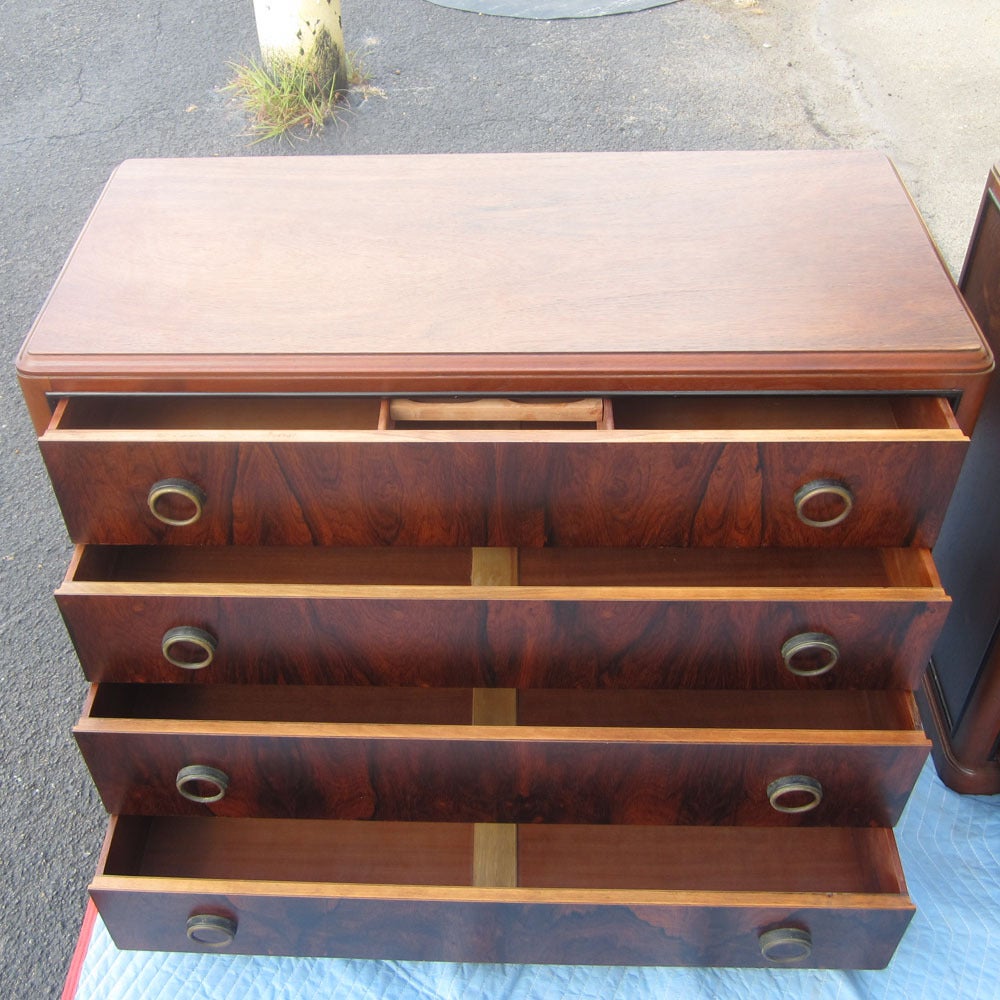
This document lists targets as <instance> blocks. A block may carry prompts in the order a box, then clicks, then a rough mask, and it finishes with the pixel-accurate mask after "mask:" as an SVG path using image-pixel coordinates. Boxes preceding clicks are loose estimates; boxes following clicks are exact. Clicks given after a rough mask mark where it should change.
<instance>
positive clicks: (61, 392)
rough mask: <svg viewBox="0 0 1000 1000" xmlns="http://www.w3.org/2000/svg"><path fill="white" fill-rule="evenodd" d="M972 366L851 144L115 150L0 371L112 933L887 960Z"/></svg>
mask: <svg viewBox="0 0 1000 1000" xmlns="http://www.w3.org/2000/svg"><path fill="white" fill-rule="evenodd" d="M991 366H992V359H991V356H990V352H989V350H988V348H987V347H986V345H985V343H984V342H983V340H982V337H981V336H980V335H979V333H978V330H977V329H976V327H975V325H974V324H973V323H972V322H971V320H970V319H969V317H968V314H967V312H966V310H965V308H964V306H963V304H962V302H961V300H960V298H959V296H958V295H957V293H956V291H955V289H954V286H953V285H952V284H951V282H950V279H949V278H948V277H947V275H946V274H945V272H944V271H943V269H942V267H941V265H940V263H939V261H938V259H937V257H936V255H935V253H934V250H933V247H932V245H931V244H930V241H929V240H928V238H927V236H926V233H925V232H924V230H923V228H922V226H921V224H920V221H919V219H918V218H917V217H916V215H915V213H914V211H913V209H912V207H911V205H910V204H909V201H908V199H907V197H906V195H905V193H904V192H903V190H902V188H901V187H900V185H899V183H898V180H897V179H896V177H895V174H894V173H893V171H892V168H891V166H889V165H888V163H887V162H886V161H885V160H884V159H882V158H881V157H878V156H876V155H873V154H867V153H749V154H747V153H712V154H708V153H705V154H660V153H650V154H583V155H581V154H576V155H573V154H565V155H563V154H551V155H550V154H546V155H504V156H454V157H430V156H428V157H381V158H380V157H373V158H367V157H361V158H338V159H335V160H329V159H319V158H301V159H284V158H282V159H263V158H262V159H254V160H217V161H197V160H191V161H135V162H129V163H127V164H125V165H123V166H122V167H121V168H120V169H119V170H118V171H117V172H116V174H115V175H114V177H113V178H112V180H111V181H110V182H109V185H108V187H107V188H106V190H105V193H104V195H103V196H102V198H101V201H100V202H99V204H98V206H97V208H96V209H95V211H94V213H93V215H92V217H91V219H90V221H89V222H88V224H87V227H86V229H85V230H84V233H83V234H82V236H81V238H80V240H79V242H78V244H77V246H76V248H75V250H74V252H73V254H72V256H71V258H70V260H69V262H68V263H67V265H66V268H65V269H64V271H63V274H62V275H61V277H60V279H59V281H58V283H57V285H56V287H55V289H54V290H53V292H52V294H51V296H50V298H49V300H48V302H47V303H46V306H45V307H44V309H43V311H42V313H41V315H40V316H39V319H38V321H37V322H36V324H35V327H34V328H33V330H32V332H31V334H30V335H29V339H28V341H27V342H26V344H25V347H24V349H23V351H22V353H21V356H20V359H19V372H20V375H21V379H22V385H23V387H24V391H25V397H26V399H27V402H28V405H29V407H30V409H31V412H32V414H33V417H34V419H35V422H36V425H37V428H38V432H39V436H40V446H41V449H42V453H43V456H44V458H45V462H46V465H47V467H48V470H49V473H50V476H51V479H52V482H53V485H54V488H55V491H56V495H57V497H58V499H59V503H60V506H61V508H62V512H63V514H64V517H65V520H66V524H67V526H68V529H69V532H70V535H71V536H72V538H73V540H74V541H75V542H76V543H77V549H76V554H75V556H74V558H73V561H72V564H71V565H70V567H69V570H68V572H67V575H66V578H65V580H64V582H63V584H62V586H61V587H60V588H59V590H58V592H57V595H56V598H57V601H58V602H59V607H60V610H61V611H62V614H63V616H64V618H65V621H66V624H67V627H68V629H69V632H70V635H71V636H72V639H73V642H74V644H75V646H76V649H77V652H78V654H79V658H80V662H81V664H82V667H83V671H84V673H85V674H86V677H87V678H88V679H89V680H90V681H91V682H92V687H91V691H90V694H89V696H88V698H87V701H86V704H85V706H84V709H83V714H82V717H81V719H80V722H79V725H78V726H77V729H76V736H77V740H78V742H79V745H80V748H81V750H82V752H83V755H84V757H85V759H86V761H87V763H88V766H89V767H90V770H91V773H92V775H93V777H94V780H95V782H96V784H97V787H98V789H99V791H100V794H101V796H102V798H103V801H104V803H105V805H106V806H107V808H108V810H109V812H110V813H112V814H113V816H112V820H111V825H110V829H109V833H108V838H107V841H106V843H105V848H104V851H103V854H102V857H101V861H100V867H99V870H98V873H97V875H96V877H95V879H94V882H93V884H92V886H91V892H92V895H93V897H94V899H95V900H96V902H97V905H98V908H99V909H100V911H101V913H102V915H103V917H104V920H105V922H106V923H107V925H108V928H109V930H110V931H111V934H112V936H113V937H114V938H115V940H116V942H117V943H118V944H119V945H120V946H121V947H126V948H133V947H134V948H152V949H167V950H184V949H188V950H204V949H208V950H213V949H221V950H226V951H230V952H243V953H268V954H289V955H342V956H358V957H375V958H397V959H437V960H463V961H502V962H560V963H590V964H593V963H600V964H643V963H647V964H703V965H768V964H775V963H777V964H791V965H796V966H803V967H810V966H843V967H878V966H881V965H884V964H885V963H886V962H887V961H888V959H889V958H890V956H891V955H892V952H893V949H894V948H895V945H896V943H897V942H898V941H899V939H900V936H901V935H902V933H903V931H904V929H905V927H906V924H907V923H908V921H909V919H910V916H911V914H912V905H911V903H910V900H909V898H908V896H907V891H906V886H905V882H904V879H903V874H902V871H901V868H900V865H899V859H898V856H897V854H896V848H895V844H894V841H893V836H892V832H891V827H892V826H893V824H894V823H895V822H896V820H897V819H898V817H899V814H900V811H901V810H902V808H903V806H904V804H905V802H906V799H907V796H908V795H909V792H910V790H911V788H912V786H913V783H914V781H915V778H916V775H917V773H918V771H919V769H920V767H921V765H922V763H923V761H924V759H925V757H926V755H927V752H928V746H929V743H928V740H927V739H926V737H925V736H924V733H923V729H922V725H921V721H920V718H919V715H918V712H917V709H916V706H915V702H914V698H913V691H914V689H915V688H916V687H917V686H918V685H919V682H920V679H921V677H922V674H923V672H924V669H925V667H926V664H927V661H928V659H929V656H930V652H931V649H932V648H933V645H934V643H935V640H936V639H937V636H938V634H939V633H940V630H941V628H942V625H943V622H944V619H945V616H946V615H947V613H948V607H949V598H948V595H947V594H946V593H945V591H944V589H943V588H942V586H941V583H940V580H939V579H938V575H937V571H936V569H935V566H934V561H933V559H932V557H931V554H930V551H929V550H930V549H931V547H932V546H933V544H934V541H935V538H936V536H937V533H938V531H939V528H940V526H941V523H942V520H943V518H944V515H945V511H946V508H947V505H948V501H949V498H950V495H951V491H952V488H953V486H954V484H955V481H956V479H957V477H958V474H959V470H960V467H961V464H962V459H963V456H964V453H965V449H966V446H967V444H968V435H969V433H970V432H971V429H972V426H973V423H974V421H975V418H976V414H977V410H978V407H979V404H980V402H981V400H982V397H983V393H984V391H985V382H986V377H987V374H988V372H989V371H990V369H991Z"/></svg>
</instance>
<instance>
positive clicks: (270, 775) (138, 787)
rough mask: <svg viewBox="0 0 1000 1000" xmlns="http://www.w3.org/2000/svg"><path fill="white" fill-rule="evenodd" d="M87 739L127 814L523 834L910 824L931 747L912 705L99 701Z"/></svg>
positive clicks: (807, 699) (705, 699) (91, 759)
mask: <svg viewBox="0 0 1000 1000" xmlns="http://www.w3.org/2000/svg"><path fill="white" fill-rule="evenodd" d="M484 712H486V713H487V714H485V715H484V714H483V713H484ZM483 719H485V720H487V721H486V722H485V723H484V722H483V721H479V720H483ZM75 734H76V738H77V741H78V743H79V745H80V748H81V750H82V752H83V756H84V758H85V759H86V761H87V764H88V766H89V768H90V771H91V774H92V775H93V778H94V782H95V784H96V786H97V788H98V790H99V791H100V793H101V796H102V798H103V800H104V804H105V806H106V807H107V809H108V811H109V812H112V813H140V814H146V815H157V814H163V815H167V814H192V815H204V814H206V813H211V814H215V815H220V816H233V817H240V816H281V817H301V818H338V819H379V820H408V821H419V820H430V821H469V822H474V821H482V822H487V821H488V822H504V823H533V822H548V823H645V824H650V823H663V824H667V823H683V824H716V823H718V824H743V825H757V826H759V825H766V824H774V825H789V824H792V825H796V824H805V825H840V826H851V825H853V826H875V825H880V826H891V825H893V824H894V823H895V822H896V820H897V819H898V818H899V814H900V811H901V810H902V807H903V805H904V804H905V802H906V799H907V797H908V795H909V793H910V791H911V789H912V787H913V783H914V782H915V780H916V777H917V774H918V773H919V771H920V767H921V765H922V764H923V762H924V759H925V758H926V756H927V753H928V750H929V746H930V744H929V741H928V740H927V739H926V737H925V736H924V733H923V730H922V729H921V728H920V723H919V719H918V716H917V712H916V708H915V706H914V703H913V697H912V694H911V693H910V692H897V691H890V692H841V691H829V692H816V693H814V694H812V695H802V694H799V693H796V692H728V691H717V692H690V691H681V692H662V691H661V692H646V691H624V692H572V691H560V692H551V691H539V692H534V691H525V692H519V693H518V692H514V691H503V690H496V689H491V690H488V691H478V692H477V691H460V690H441V689H434V690H428V689H416V690H410V691H405V690H399V689H372V688H362V689H351V688H331V687H326V688H305V689H301V688H291V687H288V686H277V687H274V686H271V687H266V688H253V687H250V686H242V687H240V686H234V687H228V686H217V687H206V686H197V687H192V686H185V687H178V686H176V685H168V686H166V687H163V688H161V687H160V686H158V685H110V686H105V685H98V686H96V687H95V689H94V690H93V691H92V697H91V699H90V700H89V701H88V705H87V707H86V708H85V711H84V715H83V717H82V718H81V720H80V722H79V723H78V725H77V727H76V729H75Z"/></svg>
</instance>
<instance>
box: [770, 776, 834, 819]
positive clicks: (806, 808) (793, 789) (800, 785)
mask: <svg viewBox="0 0 1000 1000" xmlns="http://www.w3.org/2000/svg"><path fill="white" fill-rule="evenodd" d="M801 795H806V796H808V798H807V800H806V801H805V802H800V801H798V798H797V797H798V796H801ZM785 796H796V798H795V799H790V800H786V799H785ZM767 800H768V802H770V803H771V808H772V809H776V810H777V811H778V812H781V813H789V814H791V813H804V812H810V811H811V810H813V809H815V808H816V807H817V806H818V805H819V804H820V802H822V801H823V786H822V785H821V784H820V783H819V782H818V781H817V780H816V779H815V778H810V777H808V776H806V775H804V774H789V775H786V776H785V777H784V778H777V779H775V780H774V781H772V782H771V784H769V785H768V786H767Z"/></svg>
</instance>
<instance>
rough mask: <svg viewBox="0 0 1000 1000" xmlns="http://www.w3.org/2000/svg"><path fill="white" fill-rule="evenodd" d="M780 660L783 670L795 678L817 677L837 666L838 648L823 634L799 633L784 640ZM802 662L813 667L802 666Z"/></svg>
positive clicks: (833, 640)
mask: <svg viewBox="0 0 1000 1000" xmlns="http://www.w3.org/2000/svg"><path fill="white" fill-rule="evenodd" d="M807 658H808V660H807ZM781 659H782V660H783V661H784V664H785V669H786V670H787V671H788V672H789V673H790V674H795V676H796V677H819V676H820V674H825V673H826V672H827V671H829V670H832V669H833V668H834V667H835V666H836V665H837V661H838V660H839V659H840V648H839V647H838V646H837V642H836V640H835V639H834V638H833V636H829V635H826V634H825V633H824V632H800V633H799V634H798V635H793V636H792V637H791V639H786V640H785V642H784V644H783V645H782V647H781ZM797 660H798V662H796V661H797ZM803 661H806V662H809V663H811V664H813V665H810V666H804V665H803Z"/></svg>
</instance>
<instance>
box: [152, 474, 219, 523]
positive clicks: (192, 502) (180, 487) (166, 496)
mask: <svg viewBox="0 0 1000 1000" xmlns="http://www.w3.org/2000/svg"><path fill="white" fill-rule="evenodd" d="M178 499H180V500H181V501H182V503H184V504H187V505H189V506H190V507H191V513H190V515H189V516H188V517H173V516H171V514H168V513H167V511H166V510H165V509H163V507H162V506H161V501H164V500H172V501H174V502H176V501H177V500H178ZM206 499H207V497H206V496H205V492H204V490H202V489H200V488H199V487H197V486H195V484H194V483H189V482H188V481H187V480H186V479H161V480H160V481H159V482H158V483H153V485H152V486H150V488H149V495H148V496H147V497H146V503H148V504H149V509H150V512H151V513H152V515H153V517H155V518H156V519H157V521H161V522H162V523H163V524H169V525H171V526H172V527H175V528H183V527H184V526H185V525H187V524H194V522H195V521H197V520H198V518H200V517H201V515H202V513H203V511H204V508H205V500H206Z"/></svg>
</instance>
